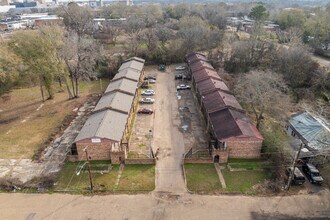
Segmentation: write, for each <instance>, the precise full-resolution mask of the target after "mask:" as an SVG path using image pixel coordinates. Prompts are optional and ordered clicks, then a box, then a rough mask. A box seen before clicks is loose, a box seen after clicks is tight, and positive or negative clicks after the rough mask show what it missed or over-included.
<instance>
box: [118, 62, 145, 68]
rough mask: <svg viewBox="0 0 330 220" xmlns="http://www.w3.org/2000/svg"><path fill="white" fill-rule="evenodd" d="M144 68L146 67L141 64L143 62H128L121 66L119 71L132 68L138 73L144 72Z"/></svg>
mask: <svg viewBox="0 0 330 220" xmlns="http://www.w3.org/2000/svg"><path fill="white" fill-rule="evenodd" d="M143 66H144V63H141V62H139V61H135V60H130V61H127V62H125V63H123V64H122V65H121V66H120V68H119V70H118V71H121V70H124V69H126V68H132V69H136V70H138V71H142V70H143Z"/></svg>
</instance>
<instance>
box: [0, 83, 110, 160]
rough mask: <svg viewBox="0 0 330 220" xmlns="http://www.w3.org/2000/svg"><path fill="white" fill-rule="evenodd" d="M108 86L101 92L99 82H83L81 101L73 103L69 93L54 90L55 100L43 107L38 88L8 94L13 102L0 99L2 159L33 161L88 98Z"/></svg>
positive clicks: (57, 89)
mask: <svg viewBox="0 0 330 220" xmlns="http://www.w3.org/2000/svg"><path fill="white" fill-rule="evenodd" d="M108 83H109V81H108V80H102V89H101V85H100V82H99V81H92V82H80V98H78V99H74V100H68V95H67V92H66V91H65V90H64V91H60V89H59V87H58V86H55V88H54V90H55V92H56V93H55V98H54V99H52V100H47V101H46V102H44V103H42V102H41V96H40V90H39V88H38V87H32V88H24V89H14V90H13V91H11V92H10V93H8V94H6V96H10V100H6V101H5V100H3V99H0V118H1V119H2V120H1V121H2V123H0V140H1V142H0V151H1V155H0V158H1V159H9V158H11V159H19V158H32V157H33V155H34V154H35V152H36V151H37V150H38V149H39V148H40V147H41V146H42V145H43V143H45V142H46V141H47V140H48V139H49V138H50V136H51V135H52V134H56V133H58V132H59V129H60V127H61V125H62V124H63V123H64V121H66V120H68V118H70V116H71V117H72V116H73V115H74V114H75V112H74V111H73V110H74V109H75V108H77V107H79V106H81V105H82V104H83V103H84V102H86V100H87V97H88V95H90V94H95V93H101V92H103V91H104V90H105V88H106V86H107V84H108ZM41 104H44V105H43V106H41ZM37 109H39V110H37ZM3 120H6V121H5V122H4V121H3Z"/></svg>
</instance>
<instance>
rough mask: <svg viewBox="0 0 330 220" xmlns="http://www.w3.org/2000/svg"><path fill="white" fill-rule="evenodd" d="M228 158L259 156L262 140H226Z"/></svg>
mask: <svg viewBox="0 0 330 220" xmlns="http://www.w3.org/2000/svg"><path fill="white" fill-rule="evenodd" d="M226 144H227V148H228V153H229V158H260V151H261V145H262V141H261V140H260V141H248V140H242V141H239V140H236V141H227V142H226Z"/></svg>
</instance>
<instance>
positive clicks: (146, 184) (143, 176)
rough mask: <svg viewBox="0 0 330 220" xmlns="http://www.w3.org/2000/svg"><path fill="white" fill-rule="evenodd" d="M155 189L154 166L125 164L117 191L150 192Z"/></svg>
mask: <svg viewBox="0 0 330 220" xmlns="http://www.w3.org/2000/svg"><path fill="white" fill-rule="evenodd" d="M154 189H155V165H152V164H150V165H149V164H134V165H133V164H127V165H125V168H124V171H123V173H122V176H121V178H120V182H119V186H118V190H123V191H152V190H154Z"/></svg>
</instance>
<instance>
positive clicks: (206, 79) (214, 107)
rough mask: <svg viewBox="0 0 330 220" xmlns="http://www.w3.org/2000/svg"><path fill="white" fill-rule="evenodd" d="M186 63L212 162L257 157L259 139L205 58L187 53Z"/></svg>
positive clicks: (242, 111)
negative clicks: (205, 125) (207, 138)
mask: <svg viewBox="0 0 330 220" xmlns="http://www.w3.org/2000/svg"><path fill="white" fill-rule="evenodd" d="M186 62H187V64H188V67H189V71H190V73H191V74H192V84H193V89H194V91H195V92H196V97H197V100H198V102H199V104H200V107H201V110H202V113H203V115H204V118H205V121H206V124H207V129H208V131H209V134H210V144H209V150H210V152H211V155H212V157H213V159H214V162H227V160H228V158H259V157H260V151H261V145H262V141H263V137H262V136H261V134H260V133H259V131H258V130H257V128H256V127H255V126H254V125H253V124H252V123H251V121H250V119H249V118H248V116H247V115H246V114H245V111H244V110H243V108H242V107H241V105H240V104H239V103H238V101H237V100H236V98H235V97H234V95H233V94H232V93H231V92H230V90H229V88H228V87H227V86H226V84H225V83H224V82H223V80H222V79H221V77H220V76H219V75H218V74H217V72H216V70H215V69H214V68H213V67H212V65H211V64H210V62H209V61H208V60H207V58H206V57H205V56H204V55H203V54H199V53H191V54H188V55H187V56H186Z"/></svg>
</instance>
